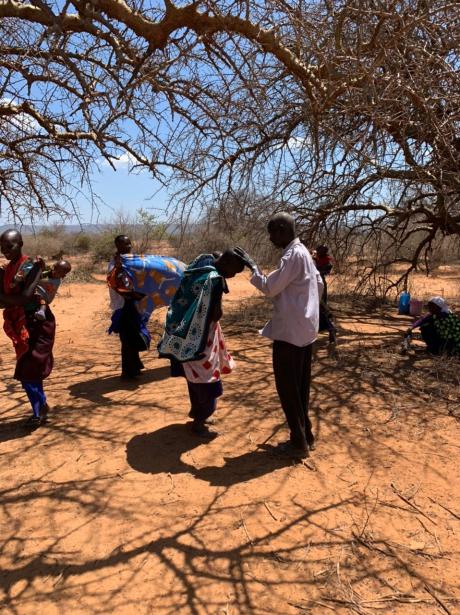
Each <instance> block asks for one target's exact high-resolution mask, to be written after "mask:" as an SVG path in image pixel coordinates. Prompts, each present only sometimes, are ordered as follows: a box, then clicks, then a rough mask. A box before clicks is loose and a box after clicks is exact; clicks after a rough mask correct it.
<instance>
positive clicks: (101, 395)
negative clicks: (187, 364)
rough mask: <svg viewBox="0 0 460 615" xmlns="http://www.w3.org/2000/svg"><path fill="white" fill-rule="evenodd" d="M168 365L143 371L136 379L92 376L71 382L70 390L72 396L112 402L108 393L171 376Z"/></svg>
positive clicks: (130, 388)
mask: <svg viewBox="0 0 460 615" xmlns="http://www.w3.org/2000/svg"><path fill="white" fill-rule="evenodd" d="M170 375H171V374H170V369H169V367H168V366H162V367H156V368H154V369H148V370H145V371H143V372H142V373H141V375H140V377H139V378H138V379H136V380H122V379H121V378H120V376H109V377H107V378H100V377H98V378H92V379H91V380H84V381H82V382H77V383H75V384H71V385H70V386H69V387H68V391H69V393H70V395H71V397H78V398H82V399H86V400H88V401H91V402H93V403H97V404H107V403H111V399H110V398H108V397H106V395H108V394H110V393H113V392H115V391H134V390H135V389H137V388H139V387H141V386H142V385H144V384H148V383H150V382H159V381H160V380H165V379H167V378H169V377H170Z"/></svg>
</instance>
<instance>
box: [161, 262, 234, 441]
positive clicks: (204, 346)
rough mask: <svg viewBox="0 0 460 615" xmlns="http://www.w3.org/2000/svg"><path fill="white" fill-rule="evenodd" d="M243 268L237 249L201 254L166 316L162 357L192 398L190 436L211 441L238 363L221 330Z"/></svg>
mask: <svg viewBox="0 0 460 615" xmlns="http://www.w3.org/2000/svg"><path fill="white" fill-rule="evenodd" d="M243 269H244V263H243V261H242V259H241V258H240V257H239V256H237V255H236V254H235V253H234V252H233V250H226V251H225V252H223V253H220V252H216V253H214V254H200V255H199V256H198V257H197V258H195V260H194V261H192V262H191V263H190V265H189V266H188V267H187V269H186V270H185V271H184V275H183V277H182V280H181V283H180V286H179V288H178V289H177V292H176V294H175V295H174V297H173V299H172V301H171V305H170V307H169V309H168V313H167V316H166V323H165V328H164V333H163V337H162V339H161V341H160V343H159V344H158V352H159V355H160V357H165V358H169V359H170V361H171V375H172V376H173V377H177V376H184V377H185V378H186V380H187V387H188V393H189V397H190V412H189V417H190V418H191V419H192V423H191V431H192V432H193V433H194V434H195V435H197V436H199V437H202V438H205V439H207V440H211V439H213V438H215V437H216V436H217V433H216V432H215V431H211V430H210V429H209V427H208V424H209V422H210V418H211V416H212V415H213V414H214V412H215V411H216V407H217V399H218V398H219V397H220V396H221V395H222V393H223V387H222V380H221V376H222V375H224V374H229V373H231V371H232V370H233V368H234V361H233V358H232V356H231V354H230V353H229V351H228V350H227V346H226V343H225V339H224V336H223V333H222V329H221V326H220V322H219V321H220V319H221V317H222V296H223V294H224V293H228V286H227V282H226V280H227V279H228V278H233V277H234V276H235V275H236V274H237V273H240V272H241V271H243Z"/></svg>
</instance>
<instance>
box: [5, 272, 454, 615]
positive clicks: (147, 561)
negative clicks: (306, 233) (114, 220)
mask: <svg viewBox="0 0 460 615" xmlns="http://www.w3.org/2000/svg"><path fill="white" fill-rule="evenodd" d="M454 277H455V276H454ZM457 281H458V277H457V278H456V279H455V280H454V282H452V284H453V286H452V292H453V293H455V292H456V291H455V288H456V287H455V284H457ZM436 283H437V281H436V280H435V282H434V284H436ZM433 289H434V287H433ZM434 290H437V289H434ZM231 291H232V292H231V294H230V295H229V296H228V297H226V299H225V301H226V306H225V307H226V311H227V315H226V317H225V319H224V321H223V329H224V333H225V335H226V338H227V342H228V345H229V347H230V349H231V350H232V351H233V354H234V356H235V358H236V360H237V362H238V364H237V370H236V371H235V372H234V373H233V374H232V375H231V376H230V377H228V378H227V379H226V380H225V383H224V386H225V394H224V397H223V399H222V400H221V402H220V404H219V410H218V418H219V421H218V425H217V429H218V430H219V431H220V436H219V437H218V438H217V439H215V440H214V441H212V442H211V443H208V444H203V443H202V441H200V440H199V439H196V437H194V436H193V435H191V434H190V433H189V432H188V430H187V428H186V426H185V422H186V420H187V418H186V415H187V411H188V403H187V393H186V386H185V382H184V381H183V380H181V379H174V380H172V379H170V378H169V377H168V373H169V372H168V367H167V364H166V362H165V361H162V360H159V359H158V358H156V356H155V352H153V351H152V352H150V353H148V354H147V355H145V359H144V362H145V364H146V370H145V372H144V373H143V375H142V378H141V380H140V382H139V384H138V385H131V384H126V383H124V382H121V381H120V380H119V378H118V373H119V341H118V339H117V338H115V337H108V336H107V335H106V334H105V330H106V328H107V323H108V311H107V297H106V295H107V290H106V288H105V286H104V284H102V283H100V282H98V283H96V282H95V283H90V284H78V283H72V284H68V285H66V286H64V287H63V290H62V292H61V293H60V295H58V297H57V299H56V301H55V304H54V312H55V314H56V317H57V322H58V332H57V339H56V347H55V348H56V352H55V358H56V361H55V370H54V372H53V374H52V376H51V377H50V378H49V380H48V382H47V383H46V391H47V394H48V398H49V402H50V404H51V405H52V407H53V408H54V410H53V415H52V420H51V421H50V423H49V426H47V427H45V428H41V429H39V430H37V431H35V432H33V433H30V434H27V433H26V432H25V431H23V430H22V429H21V427H20V421H21V419H22V418H23V417H25V416H26V415H27V413H28V408H27V404H26V403H25V397H24V394H23V392H22V391H21V389H20V387H19V386H18V383H17V382H15V381H14V380H13V379H12V377H11V375H12V371H13V351H12V348H11V347H10V343H9V341H8V340H7V339H6V337H5V336H4V335H3V336H1V339H0V352H1V364H0V373H1V384H0V395H1V400H2V406H1V413H0V455H1V457H0V459H1V465H0V479H1V483H0V487H1V498H0V520H1V528H2V531H1V537H0V540H1V555H0V567H1V572H0V600H1V602H2V604H3V606H2V613H8V614H20V615H26V614H29V613H34V614H36V613H40V614H41V613H43V614H46V615H53V614H55V613H56V614H58V613H59V614H65V615H68V614H72V615H73V614H79V613H81V614H89V613H91V614H93V613H94V614H114V615H115V614H116V615H118V614H125V613H126V614H130V613H133V614H134V613H135V614H136V615H143V614H154V615H166V614H168V615H169V614H171V615H172V614H173V613H174V614H176V613H179V614H182V613H183V614H190V615H195V614H196V615H204V614H209V615H237V614H238V615H239V614H254V615H263V614H266V613H270V614H273V613H276V614H280V615H291V614H292V615H294V614H300V613H311V614H314V615H323V614H327V613H338V614H345V613H360V614H370V613H378V612H380V613H384V614H397V615H400V614H404V615H412V614H414V615H415V614H426V615H432V614H436V613H451V614H452V615H454V613H459V612H460V610H459V609H460V607H459V604H460V603H459V600H460V583H459V577H458V570H460V541H459V538H460V498H459V496H458V493H459V449H460V425H459V420H460V402H459V396H458V386H459V382H458V374H459V370H458V364H457V367H455V366H454V365H453V364H452V365H450V364H446V363H445V362H443V361H442V360H437V361H436V360H434V359H430V358H428V357H426V356H425V354H424V353H422V352H415V353H412V354H409V355H408V356H404V357H403V356H400V355H399V354H398V353H397V345H398V342H399V341H400V333H401V331H403V330H404V328H405V326H407V320H405V319H404V318H402V317H398V316H397V315H396V314H395V312H394V310H386V311H382V312H373V313H370V314H369V313H368V312H366V310H364V309H363V308H360V309H358V308H353V309H351V308H350V306H346V305H341V306H337V320H338V324H339V326H340V346H339V351H340V355H339V358H338V359H334V358H329V357H328V356H327V351H326V347H325V340H324V339H321V340H320V341H319V343H318V347H317V351H316V356H315V363H314V384H313V393H312V417H313V420H314V428H315V432H316V434H317V438H318V447H317V451H316V452H314V453H312V456H311V457H310V459H308V460H307V461H306V462H305V464H297V465H293V464H290V463H286V462H283V461H282V460H280V459H279V458H277V457H275V456H274V455H273V453H272V452H271V450H270V445H271V444H274V443H276V442H277V441H280V440H282V439H284V438H285V436H286V431H285V426H284V425H283V423H282V415H281V411H280V408H279V404H278V401H277V396H276V392H275V388H274V383H273V377H272V372H271V364H270V346H269V344H268V343H267V341H266V340H263V339H261V338H260V337H259V336H258V334H257V326H259V325H260V324H261V323H262V322H263V320H264V318H265V316H266V315H267V314H268V313H269V306H268V305H267V304H266V303H263V302H258V301H257V302H254V300H253V295H254V292H253V290H252V288H251V287H250V285H249V283H248V280H247V279H246V278H244V277H240V278H239V279H237V280H234V281H233V283H232V284H231ZM426 292H431V289H430V288H427V289H426ZM163 318H164V312H162V313H159V315H158V319H159V320H162V319H163ZM154 329H155V330H158V325H154ZM154 346H155V344H153V347H154ZM456 379H457V380H456Z"/></svg>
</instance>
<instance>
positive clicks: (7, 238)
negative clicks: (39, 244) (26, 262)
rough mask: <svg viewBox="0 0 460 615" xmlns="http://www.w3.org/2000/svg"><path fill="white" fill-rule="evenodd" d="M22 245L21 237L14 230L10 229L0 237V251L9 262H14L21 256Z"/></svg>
mask: <svg viewBox="0 0 460 615" xmlns="http://www.w3.org/2000/svg"><path fill="white" fill-rule="evenodd" d="M23 245H24V242H23V240H22V235H21V233H20V232H19V231H17V230H16V229H13V228H10V229H8V230H6V231H4V232H3V233H2V234H1V235H0V250H1V252H2V254H3V256H4V257H5V258H6V259H7V260H9V261H15V260H16V259H18V258H19V257H20V256H21V254H22V246H23Z"/></svg>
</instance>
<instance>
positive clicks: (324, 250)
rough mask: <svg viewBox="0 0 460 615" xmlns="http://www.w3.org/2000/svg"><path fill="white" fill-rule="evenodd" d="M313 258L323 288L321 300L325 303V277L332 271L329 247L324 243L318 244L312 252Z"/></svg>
mask: <svg viewBox="0 0 460 615" xmlns="http://www.w3.org/2000/svg"><path fill="white" fill-rule="evenodd" d="M313 260H314V261H315V265H316V269H318V271H319V273H320V275H321V279H322V280H323V284H324V290H323V295H322V297H321V300H322V301H323V302H324V304H325V305H327V280H326V277H327V276H328V275H329V274H330V273H331V271H332V258H331V257H330V256H329V248H328V247H327V246H325V245H321V246H318V247H317V248H316V250H315V251H314V252H313Z"/></svg>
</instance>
